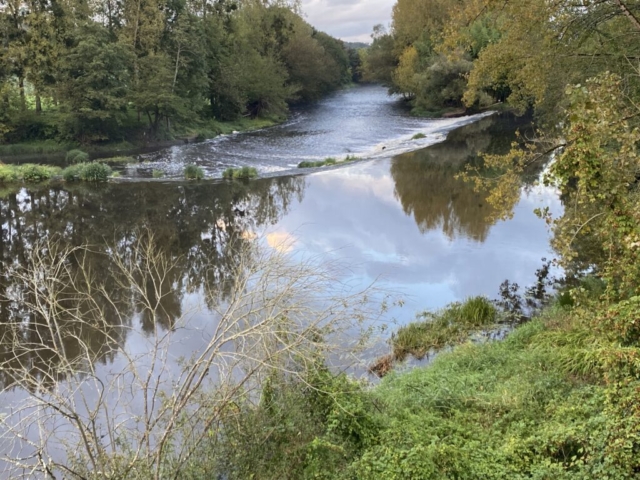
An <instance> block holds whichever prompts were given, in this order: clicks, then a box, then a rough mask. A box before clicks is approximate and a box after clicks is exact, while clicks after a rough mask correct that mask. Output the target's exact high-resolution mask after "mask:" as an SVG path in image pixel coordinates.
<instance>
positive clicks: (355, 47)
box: [344, 42, 371, 50]
mask: <svg viewBox="0 0 640 480" xmlns="http://www.w3.org/2000/svg"><path fill="white" fill-rule="evenodd" d="M344 44H345V46H346V47H347V48H351V49H352V50H360V49H361V48H369V47H370V46H371V45H369V44H368V43H364V42H344Z"/></svg>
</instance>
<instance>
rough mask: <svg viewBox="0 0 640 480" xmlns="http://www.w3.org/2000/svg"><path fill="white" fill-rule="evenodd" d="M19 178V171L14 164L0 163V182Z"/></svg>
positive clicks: (14, 180) (13, 180)
mask: <svg viewBox="0 0 640 480" xmlns="http://www.w3.org/2000/svg"><path fill="white" fill-rule="evenodd" d="M19 179H20V175H19V171H18V169H17V168H16V167H15V166H14V165H0V182H2V183H8V182H17V181H18V180H19Z"/></svg>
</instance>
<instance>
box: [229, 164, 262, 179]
mask: <svg viewBox="0 0 640 480" xmlns="http://www.w3.org/2000/svg"><path fill="white" fill-rule="evenodd" d="M257 176H258V171H257V170H256V169H255V168H253V167H242V168H231V167H229V168H227V169H226V170H225V171H224V172H222V178H224V179H226V180H233V179H236V180H248V179H250V178H255V177H257Z"/></svg>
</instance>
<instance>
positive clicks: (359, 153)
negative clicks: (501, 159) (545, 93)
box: [123, 86, 493, 179]
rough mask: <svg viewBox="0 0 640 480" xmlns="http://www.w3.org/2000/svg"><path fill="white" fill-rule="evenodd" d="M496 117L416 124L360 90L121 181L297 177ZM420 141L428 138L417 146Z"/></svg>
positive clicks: (148, 164) (169, 153)
mask: <svg viewBox="0 0 640 480" xmlns="http://www.w3.org/2000/svg"><path fill="white" fill-rule="evenodd" d="M492 113H493V112H486V113H482V114H478V115H471V116H466V117H459V118H449V119H424V118H416V117H412V116H411V115H409V114H408V112H407V111H406V109H403V108H402V107H401V104H400V102H399V101H398V99H397V98H394V97H390V96H388V95H387V94H386V90H385V89H384V88H382V87H377V86H366V87H359V88H355V89H350V90H346V91H341V92H338V93H336V94H335V95H333V96H330V97H328V98H326V99H325V100H323V101H321V102H319V103H318V104H317V105H314V106H312V107H307V109H306V110H303V111H298V112H296V113H294V115H293V116H292V118H291V119H290V120H289V121H287V122H285V123H283V124H281V125H277V126H274V127H269V128H265V129H262V130H258V131H253V132H247V133H232V134H229V135H221V136H219V137H217V138H215V139H212V140H209V141H206V142H202V143H198V144H190V145H181V146H176V147H172V148H169V149H165V150H162V151H160V152H155V153H151V154H147V155H143V156H142V157H141V162H140V163H137V164H132V165H128V166H127V168H126V169H125V171H124V172H123V177H125V178H130V179H134V178H141V177H142V178H144V177H151V175H152V172H153V171H154V170H161V171H162V172H163V173H164V175H165V178H169V179H171V178H176V179H178V178H182V172H183V170H184V167H185V165H188V164H196V165H198V166H200V167H201V168H202V169H203V170H204V171H205V175H206V177H208V178H220V177H221V176H222V172H223V171H224V170H225V169H227V168H229V167H232V168H240V167H245V166H249V167H253V168H255V169H256V170H258V172H259V173H260V174H261V175H266V176H273V175H281V174H286V173H292V172H295V171H297V166H298V164H299V163H300V162H303V161H319V160H324V159H326V158H328V157H332V158H335V159H336V160H338V161H340V160H344V159H346V158H347V157H356V158H357V159H358V160H369V159H379V158H388V157H393V156H396V155H399V154H402V153H406V152H410V151H414V150H419V149H422V148H425V147H428V146H429V145H433V144H434V143H438V142H442V141H444V140H445V139H446V135H447V133H448V132H450V131H451V130H453V129H455V128H458V127H461V126H463V125H466V124H468V123H471V122H474V121H477V120H479V119H481V118H483V117H485V116H487V115H491V114H492ZM418 133H420V134H423V135H424V138H420V139H414V138H413V137H414V136H415V135H416V134H418ZM338 166H339V165H338Z"/></svg>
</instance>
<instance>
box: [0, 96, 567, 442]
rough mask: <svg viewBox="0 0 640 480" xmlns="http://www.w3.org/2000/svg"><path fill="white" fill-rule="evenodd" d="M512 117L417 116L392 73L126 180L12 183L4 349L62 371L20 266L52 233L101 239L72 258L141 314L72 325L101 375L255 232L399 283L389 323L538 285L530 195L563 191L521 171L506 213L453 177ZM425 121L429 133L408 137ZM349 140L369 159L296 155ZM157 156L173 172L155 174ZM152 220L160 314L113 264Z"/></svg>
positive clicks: (11, 398) (214, 283) (546, 251)
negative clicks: (187, 173)
mask: <svg viewBox="0 0 640 480" xmlns="http://www.w3.org/2000/svg"><path fill="white" fill-rule="evenodd" d="M516 126H518V121H517V120H515V119H514V118H513V117H510V116H505V115H492V116H477V117H473V118H462V119H449V120H425V119H418V118H414V117H411V116H410V115H408V114H407V113H406V112H405V111H404V110H403V109H402V107H401V106H400V105H399V104H398V102H397V100H395V99H394V98H392V97H388V96H387V95H386V92H385V91H384V89H382V88H380V87H373V86H368V87H360V88H354V89H349V90H345V91H342V92H338V93H336V94H335V95H333V96H331V97H329V98H327V99H325V100H323V101H321V102H319V103H318V104H317V105H315V106H314V107H310V108H307V109H306V110H300V111H298V112H296V113H295V114H294V116H293V118H292V119H291V121H289V122H288V123H286V124H284V125H281V126H277V127H273V128H269V129H265V130H262V131H258V132H252V133H244V134H234V135H230V136H227V137H223V138H219V139H216V140H213V141H209V142H204V143H201V144H195V145H185V146H182V147H173V148H170V149H167V150H164V151H161V152H157V153H154V154H148V155H145V156H143V157H142V158H141V162H140V163H139V164H135V165H131V166H127V167H125V169H124V170H123V178H124V179H125V180H127V181H124V182H118V183H112V184H106V185H99V186H92V185H69V186H46V187H45V186H43V187H29V188H21V189H5V190H2V191H0V218H1V221H0V223H1V225H2V239H1V240H2V241H1V243H0V257H1V258H2V269H3V270H2V277H1V281H0V294H1V295H2V300H1V301H0V362H2V363H1V364H2V365H3V366H5V367H6V366H13V367H14V368H15V366H20V368H22V367H23V366H25V365H29V368H32V369H34V370H38V371H41V372H46V375H48V376H49V377H48V378H49V380H50V381H53V382H55V381H56V380H55V379H58V380H59V381H63V380H64V378H62V379H60V378H59V377H57V376H56V373H55V371H56V364H57V362H59V361H60V359H59V358H58V356H56V355H54V354H52V353H51V352H46V351H36V350H32V349H30V345H32V344H35V343H37V342H35V341H34V338H36V337H37V338H39V339H42V338H43V337H46V335H45V334H44V333H43V332H40V331H37V330H38V329H30V328H29V327H28V323H29V318H30V317H29V312H28V311H27V310H28V309H27V308H26V307H25V305H26V303H25V301H26V300H25V299H28V293H27V290H28V288H27V285H26V284H25V280H24V279H23V278H20V276H19V275H16V271H19V269H20V268H21V267H23V266H24V265H28V264H29V262H31V261H32V260H33V258H34V254H35V251H34V249H36V250H38V249H39V248H40V247H41V246H42V245H43V244H42V243H41V242H43V241H46V240H49V241H55V242H57V244H58V245H59V246H61V247H64V246H67V245H80V244H89V245H91V246H92V251H93V254H91V255H88V256H85V257H84V260H83V262H84V263H80V262H79V263H76V264H74V265H72V266H71V269H76V270H78V269H79V268H80V266H82V267H83V268H87V267H89V268H90V270H91V271H92V272H96V273H97V278H99V279H100V280H101V281H102V283H103V285H104V287H105V289H106V290H108V291H109V292H110V295H111V296H112V297H113V298H118V299H119V302H120V303H119V304H118V305H120V306H121V308H120V309H119V311H117V312H114V311H111V310H109V308H107V307H105V312H107V313H106V314H105V318H106V321H107V323H108V322H109V321H110V320H109V319H110V318H112V319H113V325H112V326H113V328H114V329H115V330H117V329H118V328H120V326H121V325H123V324H126V325H128V326H129V328H127V329H125V330H123V331H122V333H118V334H112V335H110V336H109V337H108V338H107V337H105V336H104V335H100V334H99V333H95V332H87V333H84V334H83V335H84V336H83V337H82V338H84V340H85V341H84V343H82V344H79V343H78V342H75V341H74V340H73V339H69V341H68V342H67V343H66V348H65V352H66V355H69V356H74V355H77V352H79V351H80V350H82V349H83V348H85V349H87V348H88V349H89V350H90V351H92V352H94V354H93V358H94V361H95V363H96V370H97V371H98V372H100V375H103V376H105V378H106V377H107V376H109V375H113V374H114V370H117V369H118V368H119V366H120V365H121V364H122V356H121V354H120V352H121V351H123V350H124V351H126V350H129V351H140V350H141V349H144V348H145V347H144V345H146V344H147V343H148V338H149V337H150V336H153V335H158V332H162V331H166V330H171V329H172V328H174V327H175V325H176V322H177V321H178V319H179V318H182V317H184V316H185V312H188V311H193V310H194V308H195V307H194V306H197V311H196V312H195V313H194V314H193V315H192V321H193V322H195V324H198V325H205V324H206V323H207V321H208V320H207V319H208V318H210V316H209V313H208V309H210V308H213V305H212V300H211V297H210V296H209V295H207V293H206V292H210V291H212V290H217V291H220V292H224V290H225V288H226V287H225V286H226V285H227V284H228V281H229V278H228V277H229V275H231V274H232V272H233V271H234V261H235V254H236V252H237V249H238V246H239V245H242V244H243V243H250V242H252V241H254V239H255V238H258V239H259V241H261V242H262V243H263V244H264V246H265V247H266V248H272V249H280V250H286V251H287V252H290V253H291V254H295V255H301V256H303V257H307V258H309V257H313V258H321V259H322V260H323V261H328V262H338V263H340V264H341V265H342V266H346V268H343V269H342V270H341V272H342V273H341V281H343V282H344V283H345V284H348V285H350V286H351V287H352V288H356V289H357V288H361V287H362V288H364V287H366V286H367V285H370V284H372V283H374V284H375V285H376V286H377V288H379V289H380V290H383V291H389V292H393V296H394V298H395V300H396V301H395V302H393V303H391V304H390V305H389V308H386V309H385V310H384V313H383V315H382V317H381V318H380V321H381V322H383V323H386V324H390V325H401V324H404V323H407V322H409V321H411V320H412V319H413V318H414V317H415V314H416V312H419V311H421V310H424V309H434V308H439V307H442V306H444V305H446V304H447V303H449V302H452V301H456V300H462V299H465V298H466V297H469V296H472V295H487V296H489V297H492V298H495V297H496V296H497V293H498V287H499V285H500V284H501V283H502V282H503V281H504V280H505V279H509V280H511V281H513V282H516V283H518V284H520V285H523V286H526V285H530V284H532V283H533V282H534V280H535V270H536V269H537V268H539V267H540V265H541V263H542V261H541V259H542V258H543V257H547V258H552V257H553V253H552V252H551V250H550V247H549V233H548V231H547V229H546V227H545V224H544V222H542V221H541V220H539V219H538V218H537V217H536V216H535V215H534V213H533V210H534V209H535V208H540V207H545V206H548V207H550V208H551V210H552V211H555V212H559V211H560V209H561V204H560V201H559V200H558V198H557V195H556V192H555V191H554V190H553V189H551V188H547V187H542V186H535V185H530V186H528V187H524V188H523V190H522V196H521V199H520V202H519V204H518V205H517V206H516V208H515V211H514V215H513V217H512V218H511V219H509V220H506V221H497V222H494V221H493V220H492V213H493V212H492V209H491V207H490V206H489V205H488V204H487V203H486V200H485V198H484V196H483V195H480V194H478V193H476V192H474V191H473V189H472V188H471V186H469V185H468V184H465V183H464V182H462V181H460V180H457V179H456V178H455V175H456V173H458V172H460V171H461V170H462V169H464V167H465V165H466V164H468V163H469V162H474V161H477V156H478V154H479V153H481V152H493V153H499V152H504V151H506V149H508V148H509V145H510V143H511V141H512V140H513V139H514V132H515V128H516ZM416 133H424V134H425V138H423V139H420V140H411V138H412V137H413V135H415V134H416ZM445 137H446V140H445ZM349 154H353V155H357V156H358V157H359V158H360V160H358V161H356V162H353V163H350V164H348V165H343V166H340V165H338V166H336V167H330V168H323V169H320V170H318V171H309V170H304V171H303V170H300V169H297V168H296V165H297V163H298V162H299V161H302V160H308V159H322V158H325V157H327V156H335V157H344V156H346V155H349ZM188 163H197V164H199V165H201V166H203V167H204V169H205V170H206V174H207V177H208V178H209V179H208V180H205V181H202V182H186V181H182V180H180V179H179V177H180V175H181V172H182V169H183V167H184V165H185V164H188ZM243 165H251V166H255V167H256V168H257V169H258V170H259V172H260V173H261V175H262V176H263V177H264V178H260V179H257V180H254V181H249V182H238V181H236V182H226V181H221V180H219V179H218V177H220V175H221V172H222V170H223V169H224V168H226V167H227V166H243ZM154 169H162V170H163V171H165V172H166V173H167V177H166V178H165V179H162V180H150V179H146V177H150V176H151V171H152V170H154ZM142 228H145V229H148V230H149V231H152V232H153V234H154V237H155V241H156V243H157V244H158V246H159V248H160V249H161V250H162V251H163V252H164V253H165V254H166V255H167V256H168V257H169V258H170V259H172V262H173V268H172V270H171V274H170V275H168V276H167V277H166V278H164V277H163V279H162V282H161V283H162V285H164V288H165V290H164V293H163V294H162V295H160V296H158V298H156V300H157V302H159V303H160V304H161V306H162V309H161V311H162V315H160V316H155V317H150V316H148V315H145V313H144V311H143V310H144V309H141V308H140V305H139V304H137V303H136V302H135V301H129V300H128V298H129V297H130V296H131V294H130V291H129V289H128V285H127V279H126V278H123V277H122V276H120V277H118V276H114V275H111V274H110V272H112V271H113V268H112V265H110V263H109V262H110V261H109V258H110V255H111V254H112V252H113V251H114V249H116V250H117V249H118V248H122V249H123V251H128V250H127V249H128V248H129V246H131V245H133V244H134V243H135V242H136V240H137V237H138V236H139V235H140V232H141V231H142V230H141V229H142ZM39 251H41V248H40V250H39ZM76 270H74V272H75V271H76ZM17 324H19V325H23V326H24V327H21V328H23V330H22V332H23V334H22V335H21V336H16V335H15V334H13V333H11V332H12V330H11V328H9V326H10V325H12V326H15V325H17ZM392 328H394V327H392ZM116 337H117V338H118V341H117V342H113V339H114V338H116ZM202 342H203V338H202V336H201V335H192V336H189V335H183V336H182V337H181V338H180V342H179V345H177V346H176V349H175V351H174V352H172V358H179V357H181V356H184V355H188V354H189V352H191V353H192V352H197V351H198V349H199V348H201V346H202V344H203V343H202ZM375 345H376V346H375V348H374V349H373V350H371V351H370V352H381V351H384V350H385V348H386V346H385V344H384V338H382V339H381V340H380V341H378V342H377V343H376V344H375ZM368 361H370V358H365V359H364V362H365V363H366V362H368ZM49 383H50V382H49ZM0 384H1V386H2V389H3V391H2V392H1V393H0V404H2V405H3V407H0V415H2V413H7V412H9V411H10V409H11V408H12V407H11V406H12V405H17V404H19V403H20V402H22V401H24V399H25V396H26V393H25V392H24V391H23V390H21V389H19V388H15V385H14V384H12V378H11V375H9V374H8V373H7V370H6V369H5V370H1V369H0ZM14 448H17V447H14Z"/></svg>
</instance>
